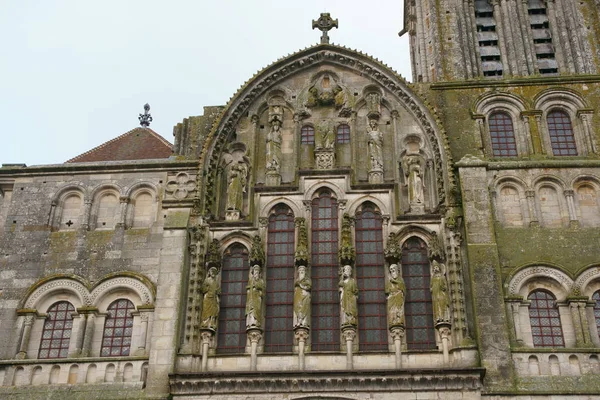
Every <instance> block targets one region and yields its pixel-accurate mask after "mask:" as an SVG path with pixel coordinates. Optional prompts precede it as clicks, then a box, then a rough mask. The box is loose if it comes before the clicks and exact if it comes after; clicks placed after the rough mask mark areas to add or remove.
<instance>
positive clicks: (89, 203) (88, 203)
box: [81, 199, 92, 231]
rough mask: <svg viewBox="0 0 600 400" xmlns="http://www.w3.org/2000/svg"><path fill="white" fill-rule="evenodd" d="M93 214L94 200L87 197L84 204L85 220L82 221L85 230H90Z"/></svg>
mask: <svg viewBox="0 0 600 400" xmlns="http://www.w3.org/2000/svg"><path fill="white" fill-rule="evenodd" d="M91 214H92V200H90V199H86V200H85V201H84V206H83V221H81V228H82V229H83V230H85V231H89V230H90V217H91Z"/></svg>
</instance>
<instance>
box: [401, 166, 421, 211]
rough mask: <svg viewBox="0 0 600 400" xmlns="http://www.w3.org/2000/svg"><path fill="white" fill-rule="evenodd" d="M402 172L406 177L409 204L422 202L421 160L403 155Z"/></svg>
mask: <svg viewBox="0 0 600 400" xmlns="http://www.w3.org/2000/svg"><path fill="white" fill-rule="evenodd" d="M404 174H405V176H406V178H407V185H408V200H409V202H410V204H423V202H424V195H423V193H424V188H425V186H424V184H423V171H422V170H421V162H420V160H419V158H418V157H411V156H408V157H405V159H404Z"/></svg>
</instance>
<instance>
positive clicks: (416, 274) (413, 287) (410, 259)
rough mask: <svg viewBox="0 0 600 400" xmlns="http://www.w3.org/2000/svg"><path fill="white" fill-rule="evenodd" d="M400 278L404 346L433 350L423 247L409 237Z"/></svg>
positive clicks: (422, 244) (429, 298)
mask: <svg viewBox="0 0 600 400" xmlns="http://www.w3.org/2000/svg"><path fill="white" fill-rule="evenodd" d="M402 277H403V278H404V283H405V284H406V299H405V302H404V313H405V316H406V345H407V347H408V348H409V349H411V350H412V349H435V348H436V342H435V332H434V327H433V302H432V300H431V291H430V285H431V272H430V266H429V259H428V258H427V245H426V244H425V242H423V241H422V240H421V239H419V238H416V237H412V238H410V239H408V240H407V241H406V242H404V246H403V247H402Z"/></svg>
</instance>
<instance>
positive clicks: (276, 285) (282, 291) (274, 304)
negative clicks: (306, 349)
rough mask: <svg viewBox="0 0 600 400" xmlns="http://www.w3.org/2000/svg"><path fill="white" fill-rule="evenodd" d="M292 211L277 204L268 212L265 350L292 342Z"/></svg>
mask: <svg viewBox="0 0 600 400" xmlns="http://www.w3.org/2000/svg"><path fill="white" fill-rule="evenodd" d="M294 235H295V225H294V214H293V213H292V210H290V208H289V207H288V206H286V205H283V204H280V205H278V206H276V207H275V208H274V209H273V212H272V213H271V215H270V216H269V226H268V242H267V270H266V275H267V291H266V315H265V317H266V320H265V352H289V351H290V350H291V349H292V347H293V345H294V333H293V331H292V329H291V327H292V324H293V322H292V314H293V306H294V252H295V247H294V243H295V241H294Z"/></svg>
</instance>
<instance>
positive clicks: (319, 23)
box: [312, 13, 338, 44]
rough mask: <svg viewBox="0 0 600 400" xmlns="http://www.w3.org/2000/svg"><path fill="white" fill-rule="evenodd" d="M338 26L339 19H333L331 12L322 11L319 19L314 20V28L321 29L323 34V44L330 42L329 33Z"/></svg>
mask: <svg viewBox="0 0 600 400" xmlns="http://www.w3.org/2000/svg"><path fill="white" fill-rule="evenodd" d="M337 27H338V20H337V19H332V18H331V17H330V16H329V13H321V16H320V17H319V19H318V20H316V21H315V20H314V19H313V22H312V28H313V29H315V28H317V29H319V30H320V31H321V32H323V34H322V35H321V44H329V35H328V34H327V32H328V31H330V30H331V29H333V28H337Z"/></svg>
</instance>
